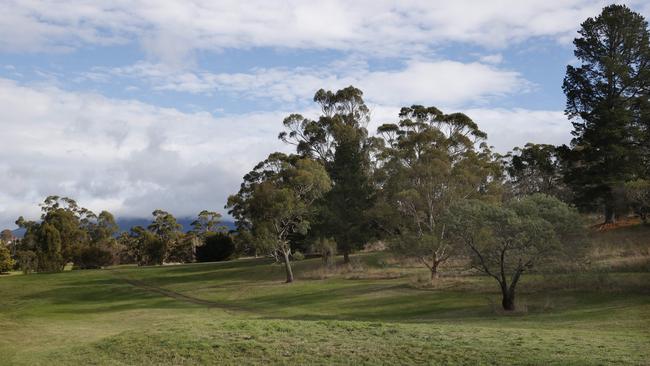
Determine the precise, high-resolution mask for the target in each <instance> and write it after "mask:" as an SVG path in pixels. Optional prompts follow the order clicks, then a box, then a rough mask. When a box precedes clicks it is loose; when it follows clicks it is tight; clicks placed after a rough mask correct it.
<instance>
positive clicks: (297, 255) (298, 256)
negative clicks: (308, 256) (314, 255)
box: [291, 250, 305, 261]
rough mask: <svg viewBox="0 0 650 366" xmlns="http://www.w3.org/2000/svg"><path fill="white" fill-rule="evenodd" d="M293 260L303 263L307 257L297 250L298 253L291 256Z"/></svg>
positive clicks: (295, 252)
mask: <svg viewBox="0 0 650 366" xmlns="http://www.w3.org/2000/svg"><path fill="white" fill-rule="evenodd" d="M291 258H292V259H293V260H294V261H301V260H303V259H305V255H304V254H302V252H301V251H299V250H296V251H294V252H293V254H291Z"/></svg>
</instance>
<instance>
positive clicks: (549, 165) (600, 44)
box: [508, 5, 650, 224]
mask: <svg viewBox="0 0 650 366" xmlns="http://www.w3.org/2000/svg"><path fill="white" fill-rule="evenodd" d="M579 35H580V37H578V38H576V39H575V40H574V45H575V51H574V54H575V56H576V58H577V60H578V61H579V62H580V65H579V66H572V65H569V66H567V70H566V76H565V78H564V83H563V85H562V88H563V90H564V93H565V94H566V97H567V104H566V114H567V116H568V117H569V118H570V119H571V121H572V123H573V132H572V134H573V136H574V137H573V139H572V141H571V144H570V146H566V145H563V146H557V147H556V146H551V145H534V144H530V145H527V146H525V147H524V148H523V149H519V150H517V151H515V152H514V153H513V154H511V155H510V156H509V158H510V159H508V173H510V176H511V177H512V181H511V183H512V184H513V185H514V187H515V189H516V190H517V191H518V192H519V193H529V192H545V193H548V194H552V195H554V196H556V197H559V198H562V199H564V200H567V201H571V202H573V203H575V204H576V205H577V206H578V207H579V208H581V209H582V210H584V211H594V210H603V212H604V217H605V220H604V221H605V223H606V224H610V223H613V222H614V221H615V220H616V219H617V218H618V217H621V216H623V215H625V214H627V212H628V210H629V209H630V208H631V209H633V210H634V212H635V213H636V214H638V215H639V216H640V217H641V218H643V219H644V220H645V219H646V217H647V212H648V195H650V193H649V189H650V40H649V39H650V32H649V31H648V23H647V22H646V21H645V19H644V18H643V17H642V16H641V15H640V14H638V13H635V12H633V11H631V10H630V9H629V8H627V7H626V6H624V5H611V6H608V7H606V8H604V9H603V11H602V13H601V14H600V15H599V16H597V17H595V18H589V19H587V20H586V21H585V22H584V23H583V24H582V27H581V29H580V31H579Z"/></svg>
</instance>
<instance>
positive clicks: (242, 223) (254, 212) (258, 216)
mask: <svg viewBox="0 0 650 366" xmlns="http://www.w3.org/2000/svg"><path fill="white" fill-rule="evenodd" d="M330 188H331V181H330V179H329V177H328V175H327V172H326V171H325V169H324V167H323V166H322V164H321V163H320V162H318V161H315V160H313V159H309V158H304V157H299V156H295V155H292V156H287V155H285V154H281V153H273V154H271V155H269V157H268V158H267V159H266V160H264V161H262V162H260V163H259V164H258V165H257V166H255V168H254V169H253V170H252V171H251V172H250V173H248V174H246V176H244V182H243V183H242V185H241V188H240V190H239V192H238V193H237V194H236V195H232V196H230V197H228V204H227V205H226V208H228V209H229V213H230V214H231V215H232V216H233V217H234V218H235V219H236V220H237V225H238V227H240V228H246V229H247V230H249V232H250V234H251V235H250V236H251V238H252V239H253V240H254V241H255V244H256V246H257V248H258V249H259V250H260V251H265V252H267V253H268V254H270V255H272V256H274V257H275V258H276V259H277V260H280V261H282V262H283V263H284V266H285V270H286V282H287V283H289V282H293V280H294V276H293V271H292V269H291V262H290V257H291V254H292V248H291V243H290V240H289V238H290V237H291V235H294V234H305V233H306V232H307V231H308V230H309V228H310V225H311V221H310V220H311V219H312V218H313V217H314V212H313V211H314V210H313V203H314V202H315V201H316V200H318V199H320V198H321V197H322V196H323V195H324V194H325V193H326V192H327V191H328V190H329V189H330Z"/></svg>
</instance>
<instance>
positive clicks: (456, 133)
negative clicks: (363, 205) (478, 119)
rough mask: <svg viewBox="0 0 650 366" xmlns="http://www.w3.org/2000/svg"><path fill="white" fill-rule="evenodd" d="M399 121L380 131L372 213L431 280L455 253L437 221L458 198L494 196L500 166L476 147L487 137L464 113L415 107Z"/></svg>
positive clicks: (396, 245)
mask: <svg viewBox="0 0 650 366" xmlns="http://www.w3.org/2000/svg"><path fill="white" fill-rule="evenodd" d="M399 117H400V121H399V122H398V123H397V124H385V125H382V126H380V127H379V129H378V133H379V135H380V136H381V137H382V140H383V148H382V149H381V152H380V153H379V155H378V160H379V161H380V167H379V169H378V173H377V175H376V180H377V182H378V185H379V186H380V187H381V191H382V194H381V199H380V200H379V201H378V205H377V206H375V211H374V212H375V214H376V215H377V217H379V221H380V222H382V224H381V226H382V227H384V228H385V231H387V232H388V233H389V240H390V241H391V247H392V249H393V250H394V251H395V252H397V253H399V254H403V255H406V256H411V257H416V258H418V259H419V260H420V261H421V263H422V264H423V265H425V266H426V267H427V268H428V269H429V271H430V273H431V280H432V281H434V280H435V278H437V276H438V268H439V266H440V265H441V264H442V263H444V262H445V261H447V260H448V259H449V258H450V257H451V256H452V255H453V254H454V253H455V247H454V245H452V244H453V243H451V242H449V241H448V240H447V238H446V236H447V235H446V228H445V223H444V222H442V221H441V218H442V217H443V216H444V215H445V214H446V212H447V210H448V209H449V207H450V205H451V204H452V203H453V202H455V201H457V200H462V199H469V198H477V197H481V196H483V197H487V196H488V195H490V194H496V193H498V189H497V187H498V185H497V184H495V183H497V182H498V181H499V176H500V164H499V162H498V161H496V160H494V159H493V156H492V154H491V152H490V151H489V149H488V148H487V147H486V146H485V145H482V147H481V148H478V149H477V146H478V145H480V144H481V143H482V142H483V141H484V139H485V138H486V137H487V136H486V134H485V133H484V132H482V131H481V130H479V128H478V126H477V125H476V123H474V122H473V121H472V120H471V119H470V118H469V117H467V116H466V115H464V114H462V113H452V114H444V113H442V112H441V111H440V110H438V109H437V108H435V107H423V106H419V105H414V106H411V107H405V108H402V110H401V112H400V115H399Z"/></svg>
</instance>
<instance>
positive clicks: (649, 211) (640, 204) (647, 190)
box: [624, 179, 650, 223]
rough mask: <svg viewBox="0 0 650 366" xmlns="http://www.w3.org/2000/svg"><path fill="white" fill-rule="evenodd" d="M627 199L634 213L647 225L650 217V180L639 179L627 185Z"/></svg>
mask: <svg viewBox="0 0 650 366" xmlns="http://www.w3.org/2000/svg"><path fill="white" fill-rule="evenodd" d="M624 189H625V197H626V198H627V201H628V202H629V203H630V205H631V206H632V209H633V210H634V212H635V213H636V214H637V215H639V217H640V218H641V220H642V221H643V222H644V223H645V222H647V221H648V215H650V180H643V179H637V180H634V181H631V182H627V183H625V187H624Z"/></svg>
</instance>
